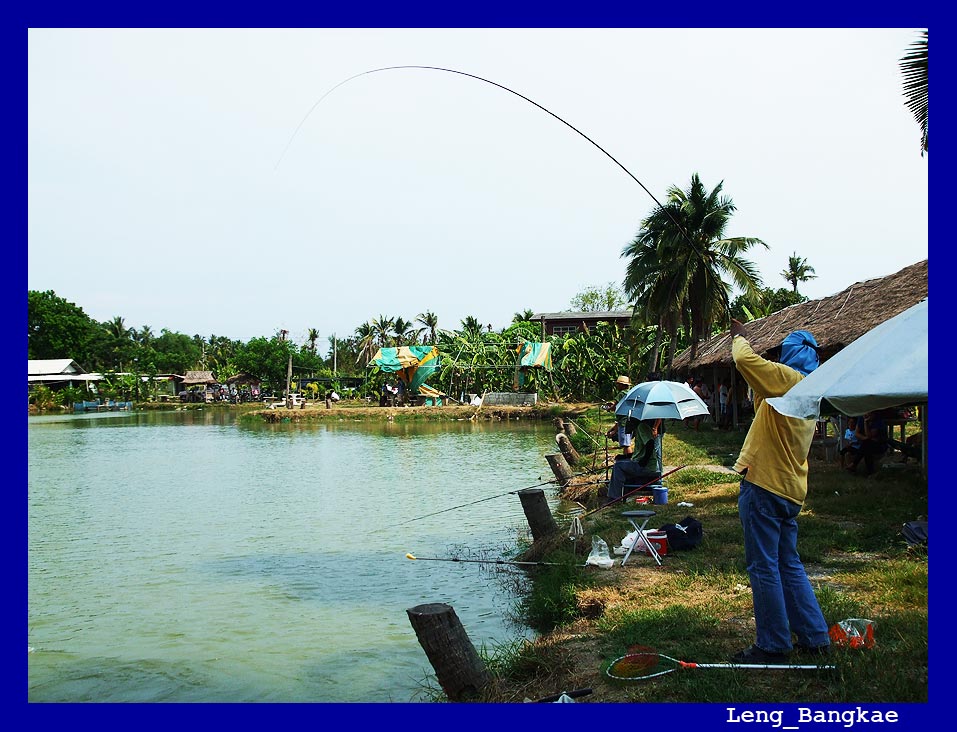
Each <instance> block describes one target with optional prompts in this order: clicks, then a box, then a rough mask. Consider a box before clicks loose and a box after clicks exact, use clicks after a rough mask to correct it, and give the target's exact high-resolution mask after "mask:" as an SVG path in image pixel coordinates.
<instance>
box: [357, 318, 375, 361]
mask: <svg viewBox="0 0 957 732" xmlns="http://www.w3.org/2000/svg"><path fill="white" fill-rule="evenodd" d="M356 351H357V352H358V355H357V356H356V363H359V361H363V360H364V361H365V364H366V365H368V364H369V361H371V360H372V357H373V356H374V355H375V352H376V331H375V328H374V327H373V326H372V323H369V322H365V323H363V324H362V325H360V326H359V327H358V328H356Z"/></svg>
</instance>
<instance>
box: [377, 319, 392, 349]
mask: <svg viewBox="0 0 957 732" xmlns="http://www.w3.org/2000/svg"><path fill="white" fill-rule="evenodd" d="M371 324H372V330H373V331H374V332H375V338H376V342H377V343H378V344H379V345H380V346H390V345H392V328H393V326H394V325H395V318H387V317H386V316H384V315H380V316H379V317H378V318H373V319H372V323H371Z"/></svg>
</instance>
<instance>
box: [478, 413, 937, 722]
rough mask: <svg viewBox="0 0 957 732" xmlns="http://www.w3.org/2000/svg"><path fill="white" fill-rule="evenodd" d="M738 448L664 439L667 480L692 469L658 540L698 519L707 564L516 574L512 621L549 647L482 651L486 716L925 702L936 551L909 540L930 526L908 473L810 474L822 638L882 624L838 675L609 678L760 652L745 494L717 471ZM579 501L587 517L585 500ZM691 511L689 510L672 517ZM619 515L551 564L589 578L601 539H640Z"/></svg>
mask: <svg viewBox="0 0 957 732" xmlns="http://www.w3.org/2000/svg"><path fill="white" fill-rule="evenodd" d="M743 438H744V432H743V431H729V432H726V431H717V430H712V429H708V428H706V427H703V428H702V431H701V432H694V431H692V430H689V429H687V428H685V427H684V426H683V425H681V424H677V425H673V426H671V428H670V431H669V433H668V434H667V435H666V438H665V443H664V450H663V453H664V462H665V464H666V465H688V466H689V467H687V468H683V469H682V470H680V471H678V472H677V473H675V474H674V475H673V476H672V477H671V478H670V480H666V483H667V485H668V487H669V503H668V504H667V505H656V506H651V507H650V508H653V509H654V510H656V511H657V515H656V516H655V517H654V519H652V521H651V522H650V523H649V527H654V528H657V527H658V526H660V525H663V524H666V523H675V522H677V521H680V520H681V519H683V518H684V517H685V516H688V515H690V516H693V517H695V518H697V519H698V520H699V521H701V522H702V524H703V525H704V540H703V542H702V544H701V545H699V546H698V547H697V548H695V549H693V550H690V551H684V552H671V553H669V554H667V555H666V556H665V557H664V560H663V562H664V563H663V566H662V567H657V566H656V565H655V564H654V562H653V561H652V560H651V559H650V558H648V557H647V556H644V555H634V556H633V557H632V559H630V560H629V562H628V564H627V565H626V566H625V567H621V566H618V565H616V566H615V567H613V568H612V569H610V570H602V569H598V568H595V567H590V566H589V567H585V568H578V569H574V568H571V567H559V568H552V567H536V568H534V569H533V570H532V571H528V572H523V573H522V579H521V580H520V581H521V582H522V583H523V584H524V592H523V593H522V598H523V599H522V600H521V602H520V603H519V606H518V607H517V608H516V614H518V615H519V616H520V617H522V618H523V619H524V620H525V621H526V622H528V623H530V624H531V625H532V627H535V628H536V629H538V630H539V631H540V632H541V635H540V637H538V638H537V639H536V640H534V641H524V640H523V641H521V642H517V643H514V644H504V645H502V646H499V647H496V648H485V649H483V651H482V652H483V653H484V655H485V658H486V659H487V662H488V664H489V667H490V668H491V669H492V670H493V673H494V682H493V683H492V684H491V685H490V686H489V687H488V688H487V689H486V691H485V696H484V700H485V701H495V702H500V701H501V702H505V701H508V702H514V701H522V700H523V699H524V698H526V697H527V698H532V699H535V698H541V697H545V696H547V695H550V694H554V693H556V692H557V691H561V690H563V689H564V690H569V689H577V688H585V687H590V688H592V689H593V690H594V691H593V694H592V695H591V696H589V697H585V698H582V699H579V700H578V701H580V702H589V701H591V702H641V701H648V702H662V701H674V702H722V703H727V702H803V703H813V702H819V703H829V702H835V703H849V702H886V703H889V702H926V701H927V647H928V642H927V596H928V581H927V552H926V545H925V546H924V547H922V548H918V547H910V546H908V545H907V543H906V542H905V541H904V540H903V537H902V535H901V528H902V525H903V523H904V522H906V521H911V520H917V519H921V518H923V519H926V515H927V483H926V480H925V479H924V478H923V477H922V475H921V473H920V472H919V470H918V469H917V468H916V467H914V466H913V465H911V466H899V465H896V464H895V463H893V462H886V463H885V467H883V468H882V469H881V471H880V472H879V473H878V474H876V475H875V476H873V477H871V478H862V477H858V476H854V475H849V474H847V473H846V472H844V471H842V470H841V469H840V467H839V466H838V465H837V464H836V463H828V462H824V461H822V460H820V459H812V460H811V471H810V476H809V492H808V498H807V502H806V504H805V508H804V511H802V513H801V515H800V517H799V519H798V522H799V525H800V534H799V543H798V547H799V550H800V552H801V556H802V558H803V560H804V563H805V566H806V568H807V570H808V574H809V576H810V578H811V582H812V585H813V586H814V588H815V590H816V592H817V595H818V599H819V601H820V604H821V607H822V609H823V611H824V615H825V618H826V620H827V622H828V625H829V626H830V625H833V624H834V623H837V622H838V621H840V620H844V619H848V618H866V619H869V620H872V621H873V622H874V625H875V629H876V639H877V645H876V647H874V648H872V649H867V650H856V649H855V650H851V649H836V650H835V652H834V654H833V655H832V657H831V658H830V659H829V661H828V662H829V663H833V664H834V665H836V667H837V668H836V670H833V671H817V670H815V671H756V670H743V669H714V670H696V671H692V670H683V671H680V672H676V673H673V674H669V675H667V676H664V677H661V678H658V679H653V680H650V681H644V682H639V683H628V682H616V681H613V680H612V679H609V678H607V677H606V676H605V675H604V674H603V670H604V668H605V666H607V664H608V663H609V662H610V661H611V660H612V659H614V658H616V657H618V656H620V655H622V654H624V653H626V652H629V650H630V649H635V648H638V647H646V648H647V647H650V648H653V649H654V650H655V651H657V652H660V653H664V654H666V655H669V656H673V657H675V658H681V659H683V660H692V661H697V662H700V663H720V662H725V661H727V659H728V658H729V657H730V656H731V655H732V654H733V653H734V652H736V651H738V650H740V649H742V648H744V647H746V646H747V645H749V644H750V643H752V642H753V640H754V620H753V610H752V601H751V591H750V586H749V579H748V575H747V572H746V570H745V565H744V552H743V547H742V537H741V527H740V524H739V522H738V516H737V492H738V481H737V479H736V478H735V476H733V475H729V474H727V473H726V472H722V471H721V470H720V468H716V467H715V466H722V465H728V464H730V462H731V461H732V460H733V456H734V455H736V453H737V450H738V448H739V447H740V444H741V442H742V441H743ZM582 480H584V479H582ZM595 490H596V487H595V486H591V487H589V488H588V491H590V492H592V491H595ZM577 500H579V501H581V502H582V503H583V504H585V505H590V504H589V503H588V500H589V498H588V497H587V496H585V495H583V494H579V495H578V497H577ZM681 502H684V503H690V504H692V505H691V506H684V507H682V506H678V505H677V504H678V503H681ZM628 508H633V506H630V505H629V506H628ZM622 510H624V508H623V507H622V506H621V505H620V504H619V505H616V506H613V507H609V508H608V509H604V510H602V511H599V512H597V513H594V514H592V515H591V516H589V517H586V519H585V521H584V522H583V523H584V529H585V536H584V537H583V538H582V539H579V540H578V542H576V544H575V546H576V547H577V555H575V556H574V557H573V558H571V559H569V553H570V550H569V548H568V541H567V539H564V540H563V542H562V545H561V546H560V547H559V548H558V549H557V550H556V551H555V552H553V553H549V554H547V555H546V558H547V559H548V560H549V561H556V560H561V558H562V557H565V558H566V560H567V561H568V562H569V564H572V563H574V562H576V561H577V562H579V563H580V562H582V561H583V556H584V555H587V553H588V550H589V549H590V547H591V537H592V536H593V535H599V536H601V537H602V538H604V539H605V540H606V542H607V543H608V545H609V547H614V546H615V545H617V544H619V543H620V541H621V539H622V538H623V537H624V536H625V535H626V534H627V533H628V531H629V530H630V528H631V527H630V526H629V525H628V524H627V523H626V521H625V520H624V519H623V518H622V517H621V511H622ZM564 531H565V533H567V527H565V528H564ZM501 571H502V572H503V573H506V572H510V573H512V574H514V572H515V570H512V569H503V570H501ZM509 581H512V582H514V581H516V580H515V579H510V580H509Z"/></svg>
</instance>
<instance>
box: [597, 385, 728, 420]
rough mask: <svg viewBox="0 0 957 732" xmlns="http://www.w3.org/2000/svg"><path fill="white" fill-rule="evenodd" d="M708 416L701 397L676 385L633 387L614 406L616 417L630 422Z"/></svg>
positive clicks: (684, 387)
mask: <svg viewBox="0 0 957 732" xmlns="http://www.w3.org/2000/svg"><path fill="white" fill-rule="evenodd" d="M708 413H709V412H708V405H707V404H705V403H704V401H703V400H702V399H701V397H699V396H698V395H697V394H695V393H694V390H693V389H692V388H691V387H690V386H688V385H687V384H684V383H681V382H678V381H644V382H642V383H641V384H636V385H635V386H633V387H631V389H629V390H628V393H627V394H625V396H623V397H622V398H621V401H619V402H618V404H616V405H615V414H616V415H618V416H621V417H630V418H632V419H685V418H687V417H697V416H698V415H707V414H708Z"/></svg>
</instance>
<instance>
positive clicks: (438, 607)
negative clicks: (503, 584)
mask: <svg viewBox="0 0 957 732" xmlns="http://www.w3.org/2000/svg"><path fill="white" fill-rule="evenodd" d="M405 612H406V614H407V615H408V616H409V622H410V623H412V627H413V628H414V629H415V635H416V637H417V638H418V639H419V644H420V645H421V646H422V648H423V649H424V650H425V655H426V656H428V658H429V663H431V664H432V668H434V669H435V675H436V678H437V679H438V681H439V684H440V685H441V686H442V690H443V691H444V692H445V695H446V696H447V697H448V698H449V700H450V701H462V700H466V699H469V698H471V697H474V696H476V695H477V694H478V693H479V692H480V691H481V690H482V688H483V687H484V686H485V685H486V684H488V682H489V681H491V674H490V673H489V671H488V669H487V668H486V667H485V663H484V662H483V661H482V659H481V658H480V657H479V655H478V653H477V652H476V650H475V647H474V646H473V645H472V641H471V640H469V636H468V633H466V632H465V628H463V627H462V623H461V622H460V621H459V618H458V615H456V614H455V610H454V609H453V608H452V606H451V605H446V604H445V603H440V602H439V603H428V604H425V605H416V606H415V607H413V608H409V609H408V610H406V611H405Z"/></svg>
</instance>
